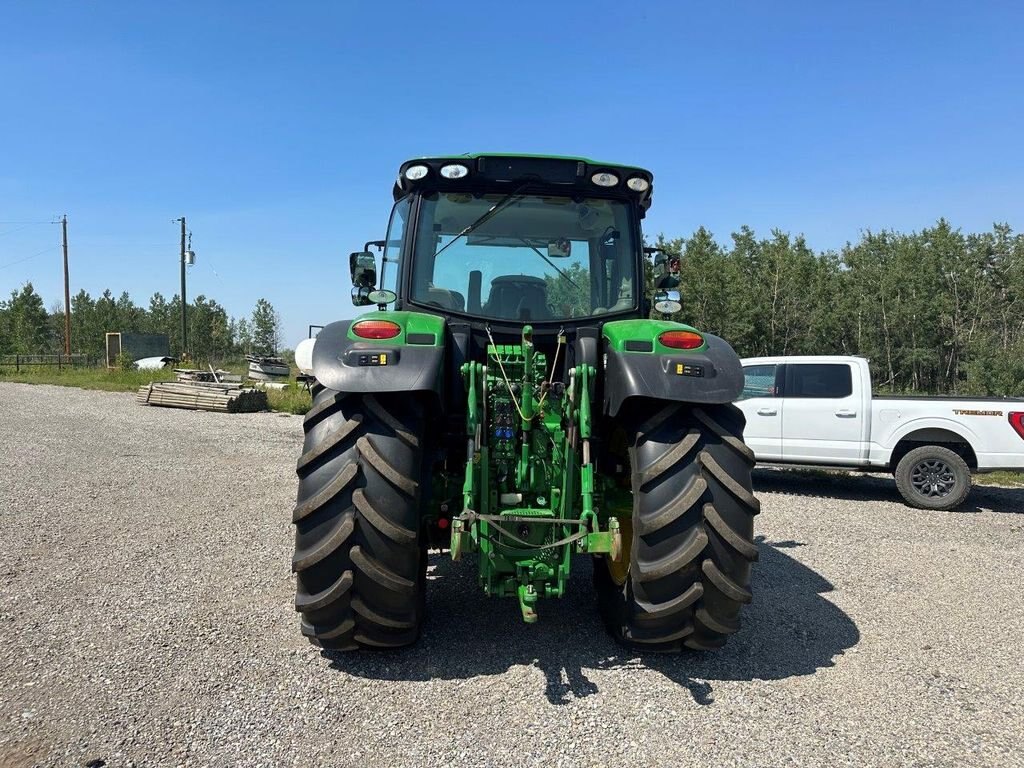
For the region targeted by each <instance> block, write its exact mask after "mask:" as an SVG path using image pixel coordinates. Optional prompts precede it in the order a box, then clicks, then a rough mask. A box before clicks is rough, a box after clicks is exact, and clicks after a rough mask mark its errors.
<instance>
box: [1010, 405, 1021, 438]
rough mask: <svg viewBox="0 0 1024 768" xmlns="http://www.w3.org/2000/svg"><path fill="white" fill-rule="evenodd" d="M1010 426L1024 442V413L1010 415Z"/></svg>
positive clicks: (1014, 412)
mask: <svg viewBox="0 0 1024 768" xmlns="http://www.w3.org/2000/svg"><path fill="white" fill-rule="evenodd" d="M1010 426H1011V427H1013V431H1014V432H1016V433H1017V434H1018V435H1020V437H1021V439H1022V440H1024V411H1013V412H1011V413H1010Z"/></svg>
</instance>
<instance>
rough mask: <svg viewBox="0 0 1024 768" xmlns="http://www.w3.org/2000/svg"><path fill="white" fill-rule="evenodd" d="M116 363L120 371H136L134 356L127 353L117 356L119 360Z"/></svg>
mask: <svg viewBox="0 0 1024 768" xmlns="http://www.w3.org/2000/svg"><path fill="white" fill-rule="evenodd" d="M115 363H116V365H117V368H118V370H121V371H134V370H135V360H133V359H132V356H131V355H129V354H127V353H126V352H122V353H121V354H120V355H118V356H117V360H116V361H115Z"/></svg>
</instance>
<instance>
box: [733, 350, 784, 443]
mask: <svg viewBox="0 0 1024 768" xmlns="http://www.w3.org/2000/svg"><path fill="white" fill-rule="evenodd" d="M781 368H782V366H779V365H775V364H774V363H772V364H754V365H745V366H743V393H742V394H741V395H740V398H739V400H737V401H736V405H737V406H739V409H740V410H741V411H743V415H744V416H746V417H747V426H746V428H745V429H744V430H743V442H745V443H746V444H747V445H748V446H750V449H751V450H752V451H753V452H754V455H755V456H756V457H757V460H758V461H770V460H775V461H778V460H779V459H781V458H782V407H781V406H782V401H781V400H780V399H779V397H778V391H779V386H778V384H779V381H778V377H779V375H780V373H781Z"/></svg>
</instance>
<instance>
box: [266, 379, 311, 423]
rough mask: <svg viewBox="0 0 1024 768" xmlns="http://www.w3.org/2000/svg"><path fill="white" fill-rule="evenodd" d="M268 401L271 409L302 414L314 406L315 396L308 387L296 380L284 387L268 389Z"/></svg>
mask: <svg viewBox="0 0 1024 768" xmlns="http://www.w3.org/2000/svg"><path fill="white" fill-rule="evenodd" d="M267 402H268V403H269V404H270V410H272V411H281V412H282V413H295V414H298V415H300V416H301V415H302V414H304V413H306V412H307V411H308V410H309V409H310V408H312V407H313V398H311V397H310V396H309V392H307V391H306V388H305V387H303V386H301V385H299V384H296V383H295V382H294V381H293V382H291V383H290V384H288V386H287V387H285V388H284V389H267Z"/></svg>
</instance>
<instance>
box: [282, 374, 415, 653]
mask: <svg viewBox="0 0 1024 768" xmlns="http://www.w3.org/2000/svg"><path fill="white" fill-rule="evenodd" d="M423 424H424V419H423V411H422V408H421V406H420V404H419V402H418V401H417V400H416V398H415V397H413V396H410V395H409V394H408V393H402V394H380V395H360V394H344V393H341V392H337V391H334V390H331V389H326V388H323V387H320V388H319V389H318V390H317V391H316V393H315V396H314V399H313V407H312V408H311V409H310V411H309V413H307V414H306V418H305V421H304V423H303V429H304V430H305V432H306V438H305V442H304V444H303V452H302V456H301V457H300V458H299V461H298V465H297V468H296V471H297V473H298V475H299V490H298V498H297V503H296V506H295V510H294V512H293V514H292V522H293V523H294V524H295V552H294V556H293V557H292V570H293V571H294V572H295V574H296V577H297V578H296V582H297V583H296V594H295V609H296V610H297V611H299V613H301V614H302V621H301V628H302V633H303V634H304V635H306V636H307V637H308V638H309V639H310V641H311V642H312V643H313V644H315V645H318V646H320V647H322V648H329V649H335V650H354V649H356V648H360V647H373V648H397V647H401V646H404V645H410V644H411V643H414V642H415V641H416V639H417V637H418V636H419V630H420V623H421V621H422V617H423V608H424V605H423V598H424V587H425V582H426V548H425V547H424V545H423V541H424V539H423V535H422V532H421V526H420V510H419V500H420V482H419V480H420V477H421V470H422V463H423V461H422V457H423V451H422V439H423V432H424V426H423Z"/></svg>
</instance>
